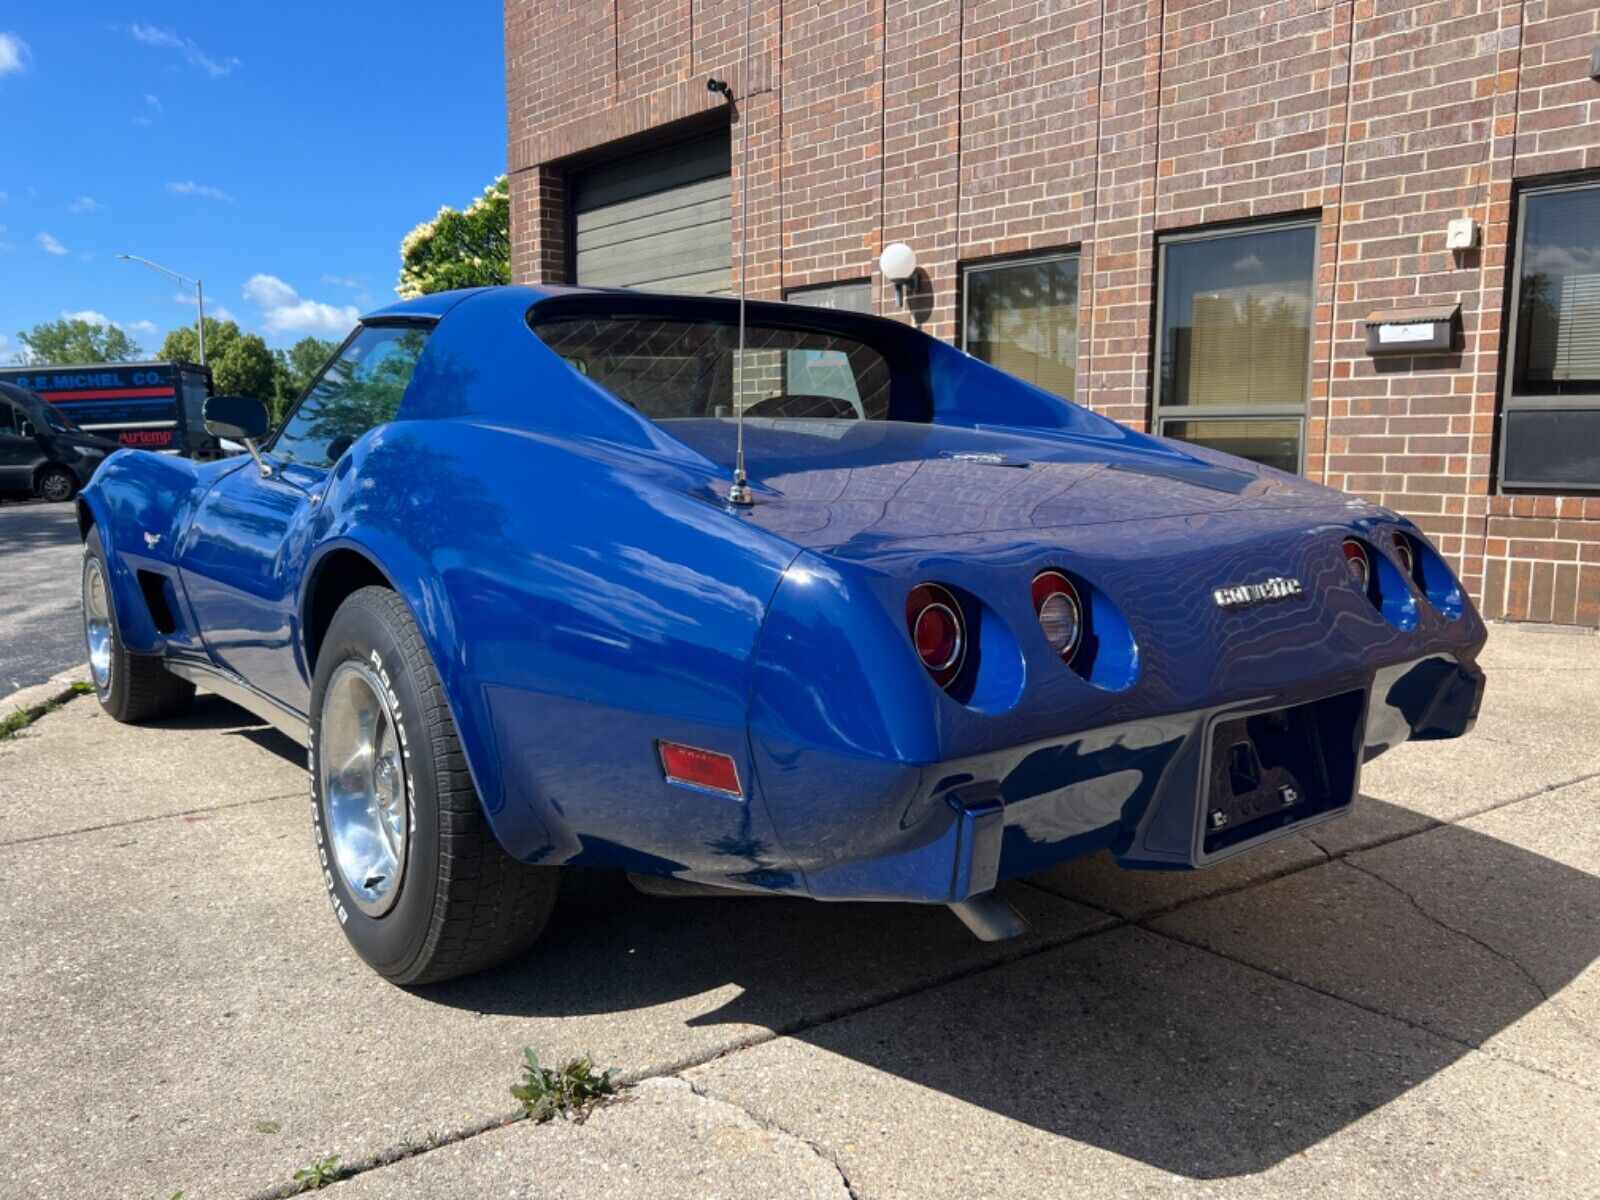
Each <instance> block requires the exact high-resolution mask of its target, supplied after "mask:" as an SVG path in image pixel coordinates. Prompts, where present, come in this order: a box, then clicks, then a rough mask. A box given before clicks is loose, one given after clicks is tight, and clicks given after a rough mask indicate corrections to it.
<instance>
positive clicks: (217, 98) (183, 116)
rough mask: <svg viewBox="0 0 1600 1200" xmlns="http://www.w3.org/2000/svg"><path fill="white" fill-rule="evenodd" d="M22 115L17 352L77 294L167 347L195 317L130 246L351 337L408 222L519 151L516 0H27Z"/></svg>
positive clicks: (3, 160)
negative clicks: (167, 339)
mask: <svg viewBox="0 0 1600 1200" xmlns="http://www.w3.org/2000/svg"><path fill="white" fill-rule="evenodd" d="M446 13H448V14H449V15H448V16H446V15H443V14H446ZM0 130H3V131H4V133H3V135H0V339H3V340H0V362H7V361H10V359H11V357H12V355H14V354H15V353H16V352H17V349H18V347H17V338H16V334H17V331H18V330H25V329H29V328H31V327H32V326H33V325H34V324H35V323H36V322H39V321H44V320H52V319H55V318H57V317H60V316H62V315H63V314H70V313H91V314H96V315H97V316H96V317H94V318H91V319H99V318H104V319H108V320H110V321H112V322H115V323H116V324H118V325H120V326H122V327H123V328H124V329H126V330H128V331H129V332H130V333H131V334H132V335H133V336H134V337H135V338H136V339H137V340H138V341H139V342H140V344H141V345H142V346H143V347H144V349H145V350H146V351H147V352H148V353H150V354H152V355H153V354H154V352H155V350H156V348H157V347H158V346H159V345H160V342H161V338H162V337H163V336H164V335H165V334H166V332H167V330H169V329H171V328H173V327H174V326H176V325H181V324H183V323H185V322H186V321H188V322H192V321H193V319H194V314H193V306H192V304H186V303H185V302H184V301H183V300H182V299H181V297H180V296H179V293H178V289H177V288H176V287H175V286H174V285H172V284H170V283H166V282H164V281H163V280H161V279H160V278H159V277H158V276H156V275H155V274H153V273H152V272H150V271H149V270H147V269H146V268H144V267H141V266H139V265H137V264H134V263H130V262H121V261H118V260H117V258H116V257H115V256H116V255H117V254H118V253H119V252H127V253H132V254H140V255H143V256H145V257H146V258H150V259H153V260H155V261H156V262H159V263H162V264H163V265H165V266H168V267H171V268H172V269H174V270H176V271H180V272H182V273H183V274H185V275H191V276H195V275H198V276H200V277H201V278H202V279H203V280H204V281H205V291H206V311H207V315H214V314H217V313H219V310H220V315H225V316H232V317H233V318H234V319H235V320H237V321H238V322H239V324H240V325H241V326H242V327H243V328H245V329H247V330H250V331H254V332H257V333H260V334H261V335H262V336H263V337H265V338H266V339H267V342H268V344H269V345H274V346H283V345H288V344H290V343H292V342H294V341H295V340H296V339H298V338H300V337H302V336H304V335H305V334H307V333H312V334H316V335H318V336H322V337H339V336H342V335H343V333H344V332H345V331H347V330H348V328H349V326H350V324H351V323H352V322H353V320H354V315H355V312H356V311H357V310H360V309H364V308H368V307H374V306H376V305H379V304H383V303H385V302H387V301H389V300H391V299H393V297H394V284H395V277H396V274H397V271H398V266H399V259H398V250H399V245H400V239H401V238H402V237H404V236H405V234H406V233H407V232H408V231H409V230H410V229H411V228H412V227H413V226H415V225H416V224H418V223H419V222H421V221H424V220H426V219H428V218H429V217H431V216H433V214H434V213H435V212H437V211H438V209H439V206H440V205H441V204H451V205H454V206H457V207H459V206H461V205H463V204H466V203H467V202H469V201H471V200H472V199H473V198H474V197H475V196H476V195H478V193H479V192H480V191H481V190H482V189H483V188H484V187H485V186H486V185H487V184H488V183H489V182H490V181H491V180H492V179H493V178H494V177H495V176H496V175H498V174H500V173H501V172H502V171H504V170H505V161H506V124H505V61H504V54H503V44H502V29H501V8H500V4H499V3H498V2H497V0H466V2H462V0H454V2H452V3H449V4H439V3H431V4H430V3H421V2H409V3H395V2H392V0H391V2H388V3H385V4H382V5H369V4H344V3H327V2H326V0H323V2H322V3H273V4H255V3H241V4H230V3H222V4H219V3H216V0H211V2H210V3H205V4H199V3H193V4H190V3H176V4H155V5H152V6H151V7H148V8H139V7H137V6H130V5H128V4H126V3H118V4H111V3H106V4H93V3H74V2H72V0H62V2H60V3H55V4H46V3H43V2H42V0H28V2H27V3H23V4H5V5H3V6H0Z"/></svg>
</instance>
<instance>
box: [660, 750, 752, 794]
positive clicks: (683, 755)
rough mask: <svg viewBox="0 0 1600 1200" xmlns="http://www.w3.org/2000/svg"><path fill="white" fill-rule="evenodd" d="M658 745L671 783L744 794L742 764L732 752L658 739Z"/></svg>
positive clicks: (725, 792) (721, 792)
mask: <svg viewBox="0 0 1600 1200" xmlns="http://www.w3.org/2000/svg"><path fill="white" fill-rule="evenodd" d="M656 746H657V748H658V749H659V750H660V752H661V773H662V774H663V775H665V776H666V777H667V782H668V783H678V784H682V785H683V786H684V787H692V788H700V789H701V790H703V791H707V792H716V793H717V794H718V795H721V796H732V797H734V798H736V799H743V798H744V793H743V792H742V791H741V790H740V788H739V767H738V765H737V764H736V763H735V762H734V761H733V759H732V758H731V757H729V756H728V755H726V754H718V753H717V752H716V751H714V750H701V749H698V748H697V747H695V746H683V745H680V744H679V743H677V742H657V743H656Z"/></svg>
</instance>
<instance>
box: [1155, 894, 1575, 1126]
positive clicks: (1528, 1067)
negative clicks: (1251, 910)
mask: <svg viewBox="0 0 1600 1200" xmlns="http://www.w3.org/2000/svg"><path fill="white" fill-rule="evenodd" d="M1138 928H1141V929H1143V930H1144V931H1145V932H1146V933H1149V934H1152V935H1154V936H1155V937H1159V938H1165V939H1166V940H1167V941H1169V942H1176V943H1177V944H1178V945H1180V946H1187V947H1188V948H1189V949H1191V950H1199V951H1201V952H1202V953H1205V954H1213V955H1215V956H1216V957H1218V958H1220V959H1222V960H1223V961H1224V962H1230V963H1232V964H1234V965H1235V966H1237V967H1243V968H1244V969H1245V970H1247V971H1254V972H1255V973H1256V974H1258V975H1265V976H1266V977H1267V978H1269V979H1276V980H1277V981H1278V982H1280V983H1287V984H1289V985H1291V986H1292V987H1297V988H1302V989H1304V990H1305V991H1308V992H1311V993H1312V994H1313V995H1317V996H1321V997H1323V998H1324V999H1327V1000H1332V1001H1334V1002H1335V1003H1336V1004H1343V1005H1346V1006H1347V1007H1349V1008H1354V1009H1356V1010H1358V1011H1360V1012H1364V1013H1367V1014H1368V1015H1370V1016H1374V1017H1381V1018H1383V1019H1384V1020H1386V1021H1393V1022H1395V1023H1396V1024H1398V1025H1404V1026H1405V1027H1406V1028H1408V1029H1414V1030H1416V1031H1417V1032H1418V1033H1421V1034H1425V1035H1427V1036H1428V1037H1432V1038H1437V1039H1438V1040H1439V1041H1441V1042H1448V1043H1449V1044H1450V1045H1452V1046H1457V1047H1459V1048H1461V1049H1462V1050H1465V1051H1467V1052H1468V1053H1472V1054H1481V1055H1483V1056H1484V1057H1485V1058H1488V1059H1492V1060H1494V1061H1495V1062H1500V1063H1505V1064H1506V1065H1508V1066H1512V1067H1517V1068H1519V1069H1520V1070H1524V1071H1531V1072H1533V1073H1534V1074H1535V1075H1542V1076H1544V1077H1545V1078H1546V1079H1551V1080H1554V1081H1556V1082H1557V1083H1561V1084H1563V1085H1565V1086H1567V1087H1575V1088H1578V1089H1579V1090H1580V1091H1584V1092H1590V1093H1592V1094H1594V1095H1597V1096H1600V1086H1596V1085H1594V1084H1589V1083H1584V1082H1581V1081H1579V1080H1576V1079H1569V1078H1567V1077H1566V1076H1564V1075H1558V1074H1556V1073H1555V1072H1554V1071H1551V1070H1549V1069H1548V1068H1546V1067H1541V1066H1539V1065H1538V1064H1537V1063H1530V1062H1524V1061H1523V1060H1521V1059H1520V1058H1515V1057H1512V1056H1510V1055H1505V1054H1501V1053H1499V1052H1498V1051H1495V1050H1491V1049H1489V1048H1488V1047H1487V1046H1485V1045H1484V1044H1483V1043H1482V1042H1474V1041H1471V1040H1469V1039H1467V1038H1459V1037H1456V1036H1455V1035H1454V1034H1451V1033H1447V1032H1445V1031H1443V1030H1440V1029H1435V1028H1432V1027H1431V1026H1428V1025H1424V1024H1422V1023H1421V1022H1418V1021H1413V1020H1412V1019H1411V1018H1409V1017H1406V1016H1402V1015H1401V1014H1400V1013H1393V1012H1389V1011H1388V1010H1387V1009H1384V1008H1380V1007H1378V1006H1377V1005H1375V1004H1368V1003H1366V1002H1365V1001H1362V1000H1356V999H1352V998H1351V997H1349V996H1344V995H1341V994H1340V993H1338V992H1334V991H1329V990H1328V989H1327V988H1324V987H1319V986H1318V985H1317V984H1314V983H1309V982H1307V981H1306V980H1304V979H1298V978H1296V977H1295V976H1293V975H1290V974H1288V973H1287V972H1285V971H1280V970H1278V969H1276V968H1274V967H1264V966H1262V965H1261V964H1259V963H1253V962H1250V961H1249V960H1248V959H1244V958H1240V957H1238V956H1237V955H1234V954H1230V953H1228V952H1227V951H1226V950H1221V949H1219V948H1217V947H1216V946H1210V945H1207V944H1206V943H1204V942H1201V941H1197V940H1196V939H1194V938H1190V937H1186V936H1185V935H1183V934H1181V933H1175V932H1173V931H1171V930H1167V929H1152V928H1149V927H1147V926H1144V925H1140V926H1138Z"/></svg>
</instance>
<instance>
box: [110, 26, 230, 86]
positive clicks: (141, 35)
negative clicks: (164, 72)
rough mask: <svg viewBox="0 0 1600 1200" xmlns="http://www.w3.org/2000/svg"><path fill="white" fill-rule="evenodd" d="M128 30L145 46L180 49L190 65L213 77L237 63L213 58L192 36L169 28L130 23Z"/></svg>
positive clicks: (221, 74)
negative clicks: (187, 36)
mask: <svg viewBox="0 0 1600 1200" xmlns="http://www.w3.org/2000/svg"><path fill="white" fill-rule="evenodd" d="M128 32H129V33H131V34H132V35H133V37H134V40H136V41H140V42H143V43H144V44H145V45H146V46H156V47H158V48H160V49H164V50H178V51H181V52H182V54H183V56H184V57H185V58H186V59H188V60H189V63H190V65H192V66H196V67H199V68H200V69H201V70H202V71H204V72H205V73H206V74H207V75H209V76H211V78H213V79H220V78H222V76H224V75H227V74H228V73H230V72H231V71H232V70H233V69H234V68H235V67H237V66H238V65H239V60H238V59H237V58H232V57H228V58H215V57H213V56H212V55H209V54H207V53H206V52H205V51H204V50H202V49H200V47H199V46H197V45H196V44H195V43H194V40H193V39H192V38H186V37H184V36H183V35H182V34H179V33H174V32H173V31H172V30H170V29H157V28H156V27H155V26H154V25H130V26H129V27H128Z"/></svg>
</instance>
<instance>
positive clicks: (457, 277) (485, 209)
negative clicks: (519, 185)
mask: <svg viewBox="0 0 1600 1200" xmlns="http://www.w3.org/2000/svg"><path fill="white" fill-rule="evenodd" d="M510 282H511V192H510V189H509V187H508V186H507V183H506V177H505V176H504V175H502V176H500V178H499V179H496V180H495V181H494V182H493V183H492V184H490V185H489V186H488V187H486V188H484V190H483V195H481V196H479V197H478V198H477V199H476V200H474V201H473V202H472V203H471V204H469V205H467V207H466V209H465V210H464V211H457V210H456V209H453V208H450V207H448V206H447V207H445V208H441V209H440V210H439V215H438V216H436V217H434V218H433V220H431V221H424V222H423V223H422V224H421V225H418V226H417V227H416V228H415V229H413V230H412V231H411V232H410V233H408V234H406V236H405V240H404V241H402V242H401V243H400V284H399V286H398V287H396V288H395V291H396V292H398V293H399V294H400V295H401V296H403V297H405V298H407V299H409V298H410V297H412V296H421V295H425V294H426V293H428V292H443V291H447V290H448V289H450V288H461V287H482V286H484V285H485V284H495V283H510Z"/></svg>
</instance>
